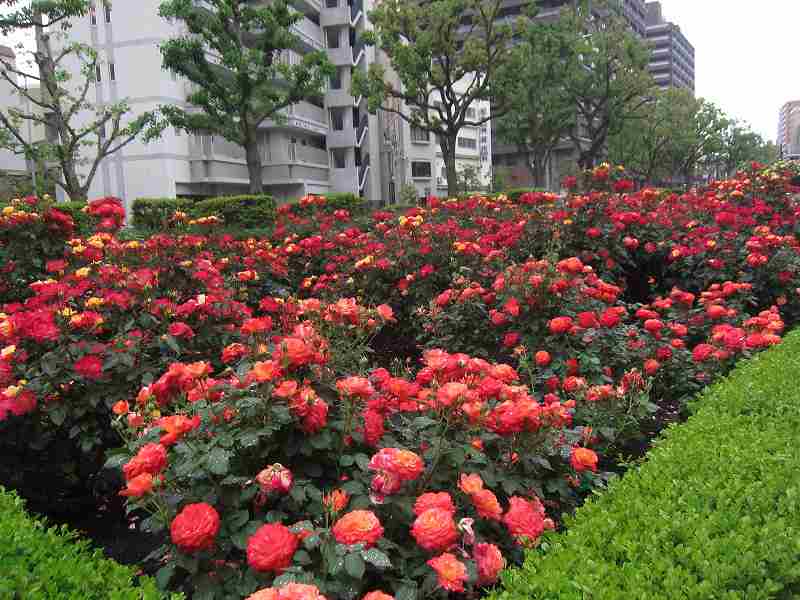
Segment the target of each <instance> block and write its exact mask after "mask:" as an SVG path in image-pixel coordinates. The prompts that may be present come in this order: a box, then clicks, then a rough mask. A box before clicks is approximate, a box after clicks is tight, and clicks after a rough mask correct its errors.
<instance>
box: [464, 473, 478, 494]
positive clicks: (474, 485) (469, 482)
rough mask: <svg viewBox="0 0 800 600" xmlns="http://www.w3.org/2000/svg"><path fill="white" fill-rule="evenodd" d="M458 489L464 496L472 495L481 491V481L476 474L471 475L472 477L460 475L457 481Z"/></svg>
mask: <svg viewBox="0 0 800 600" xmlns="http://www.w3.org/2000/svg"><path fill="white" fill-rule="evenodd" d="M458 489H460V490H461V491H462V492H464V493H465V494H470V495H472V494H474V493H475V492H479V491H481V490H482V489H483V479H481V476H480V475H478V474H477V473H473V474H472V475H466V474H464V473H462V474H461V477H459V479H458Z"/></svg>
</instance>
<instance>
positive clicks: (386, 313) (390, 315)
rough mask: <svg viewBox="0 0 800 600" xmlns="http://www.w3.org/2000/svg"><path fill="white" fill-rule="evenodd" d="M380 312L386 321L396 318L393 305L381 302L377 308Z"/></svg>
mask: <svg viewBox="0 0 800 600" xmlns="http://www.w3.org/2000/svg"><path fill="white" fill-rule="evenodd" d="M376 310H377V311H378V314H379V315H380V317H381V319H383V320H384V321H393V320H394V311H393V310H392V307H391V306H389V305H388V304H381V305H380V306H378V307H377V309H376Z"/></svg>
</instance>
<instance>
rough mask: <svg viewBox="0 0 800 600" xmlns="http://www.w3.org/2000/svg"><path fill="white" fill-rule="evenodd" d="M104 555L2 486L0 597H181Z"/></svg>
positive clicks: (140, 599) (113, 599) (78, 599)
mask: <svg viewBox="0 0 800 600" xmlns="http://www.w3.org/2000/svg"><path fill="white" fill-rule="evenodd" d="M134 581H135V580H134V570H133V569H132V568H130V567H126V566H123V565H120V564H118V563H116V562H114V561H112V560H109V559H106V558H104V557H103V554H102V552H101V551H100V550H92V549H90V547H89V542H87V541H82V540H79V539H78V536H77V534H76V533H74V532H72V531H70V530H69V529H67V528H66V526H60V527H56V526H48V525H47V524H46V523H45V522H43V521H41V520H38V519H34V518H32V517H30V516H28V515H27V514H26V513H25V507H24V504H23V502H22V500H20V498H19V497H18V496H17V495H16V494H14V493H13V492H9V491H6V490H5V489H4V488H2V487H0V598H9V599H20V600H50V599H52V600H73V599H74V600H95V599H96V600H161V599H164V598H171V600H180V599H181V598H183V595H182V594H173V595H171V596H167V595H164V594H162V593H161V592H159V591H158V588H157V587H156V584H155V582H154V581H153V580H152V579H150V578H149V577H141V578H139V580H138V585H137V584H136V583H135V582H134Z"/></svg>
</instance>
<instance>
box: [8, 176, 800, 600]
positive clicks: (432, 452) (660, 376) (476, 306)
mask: <svg viewBox="0 0 800 600" xmlns="http://www.w3.org/2000/svg"><path fill="white" fill-rule="evenodd" d="M792 174H793V173H792V171H791V170H790V169H789V167H788V166H783V167H781V168H780V169H777V170H776V169H761V168H758V169H754V170H752V171H751V172H748V173H742V174H740V176H739V177H737V178H736V179H734V180H731V181H724V182H718V183H715V184H712V186H710V187H709V188H708V189H707V190H703V191H700V192H696V193H691V194H685V195H684V196H681V197H678V196H676V195H674V194H667V193H662V192H659V191H657V190H642V191H640V192H637V193H626V192H625V190H627V189H628V188H629V187H630V186H628V185H627V184H626V183H625V182H626V180H625V179H624V175H623V174H622V173H621V172H620V171H617V170H612V169H609V168H607V167H603V168H599V169H597V170H595V171H594V172H593V173H590V174H589V175H588V177H587V180H588V181H589V182H590V183H591V185H592V189H589V190H588V191H586V192H583V193H577V192H575V193H571V194H569V195H567V196H566V197H563V198H562V197H558V196H555V195H553V194H547V193H543V192H525V193H521V194H519V195H518V197H516V198H515V199H510V198H508V197H505V196H499V197H497V198H484V197H473V198H466V199H461V200H452V201H440V200H436V199H433V200H431V201H430V202H429V204H428V206H427V207H425V208H412V209H409V210H407V211H406V212H405V213H404V214H401V215H397V214H394V213H392V212H387V211H375V212H372V213H369V212H367V211H365V210H364V209H363V207H360V206H358V205H357V203H356V202H355V201H353V199H351V198H343V199H334V200H332V201H331V202H328V201H327V200H324V199H319V198H306V199H304V200H303V201H302V202H301V203H299V204H298V205H296V206H289V207H288V208H283V207H282V208H279V209H278V210H277V211H276V216H275V219H276V221H275V224H274V228H273V230H272V231H271V234H270V235H269V237H244V238H241V239H240V238H237V237H235V236H233V235H230V234H228V233H218V232H216V226H215V224H214V222H213V220H208V221H203V222H202V223H201V222H197V223H194V224H193V225H188V224H185V226H186V228H185V229H182V230H181V232H180V233H178V232H177V231H173V232H172V233H171V234H168V233H165V232H161V233H156V234H153V235H149V236H145V237H143V238H142V239H137V240H128V241H125V240H124V239H122V238H121V237H120V236H116V235H114V234H113V233H111V232H107V231H101V232H99V233H95V234H94V235H91V236H89V237H85V238H71V237H70V235H65V236H64V240H65V241H64V243H63V245H62V246H61V250H60V252H61V253H60V254H58V253H55V254H52V253H51V254H50V255H47V256H46V257H45V258H46V259H47V260H44V259H42V260H41V262H42V268H43V270H44V272H45V274H41V275H39V276H38V281H35V282H34V283H32V284H31V285H30V286H28V290H27V292H26V294H27V296H29V297H25V296H20V298H19V301H16V302H9V303H7V304H5V305H4V306H3V307H2V315H0V348H1V349H2V352H1V353H0V386H2V395H0V451H2V452H3V455H4V456H9V457H11V460H9V461H6V462H5V463H4V465H0V477H2V479H3V481H10V482H12V484H13V485H14V486H15V487H16V488H18V489H20V490H21V491H22V492H23V493H24V494H25V495H26V497H29V498H34V499H36V498H39V499H42V500H44V499H52V498H58V504H59V505H60V506H64V507H68V506H71V505H75V506H80V504H79V502H78V499H83V500H84V501H85V499H86V497H87V496H88V497H89V498H91V497H92V495H95V496H96V495H97V494H98V493H100V494H102V490H101V489H100V488H102V485H101V483H102V482H103V481H104V480H103V478H102V477H101V476H100V475H99V474H100V473H101V469H102V465H103V463H104V461H106V460H107V467H108V469H111V470H113V472H114V473H116V474H117V476H118V477H120V478H121V479H123V480H124V483H121V484H120V485H119V488H121V493H122V494H123V495H124V497H125V498H127V502H128V503H129V507H130V508H131V510H135V511H138V514H144V515H146V519H144V521H143V523H142V527H143V528H144V529H146V530H151V531H159V530H160V531H165V532H169V539H170V543H169V544H167V545H166V546H165V547H164V548H162V549H161V550H160V551H159V552H158V553H157V554H156V555H157V557H159V559H160V560H161V563H162V567H161V570H160V571H159V572H158V581H159V582H160V583H161V584H162V585H167V586H170V587H171V588H173V589H181V590H186V591H189V592H193V593H195V594H196V595H197V596H198V597H206V598H212V597H220V598H223V597H224V598H241V597H247V596H249V595H251V594H255V593H257V592H258V591H259V590H268V589H270V588H275V587H280V586H283V585H286V584H289V583H292V582H294V583H297V584H298V585H308V586H314V589H317V590H319V592H313V593H312V591H310V590H311V588H296V589H297V593H296V594H295V592H291V593H292V594H295V595H297V596H298V597H305V596H301V595H300V594H302V593H308V594H309V595H308V597H315V596H314V595H313V594H316V593H320V594H324V595H327V596H328V597H329V598H359V599H360V598H362V596H364V594H369V593H373V592H374V594H373V596H372V598H371V599H370V600H374V599H375V598H380V596H379V595H378V593H379V592H380V593H387V594H392V595H393V596H394V597H395V598H398V599H402V600H410V599H412V598H423V597H424V598H428V597H435V596H436V595H439V596H446V595H447V594H448V593H459V592H464V593H467V594H478V593H480V590H481V589H483V588H485V587H487V586H489V585H491V584H492V583H493V582H494V581H495V580H496V578H497V576H498V573H499V571H500V570H501V569H502V568H503V566H504V565H506V564H519V563H520V562H521V561H522V559H523V556H524V551H525V549H526V548H529V547H532V546H535V545H536V544H537V543H538V540H539V538H540V536H541V535H542V533H543V532H544V531H546V530H547V529H550V528H553V527H554V526H556V525H557V524H558V522H559V520H560V515H561V514H562V513H564V512H567V511H570V510H571V509H572V508H573V507H575V506H576V505H579V504H580V503H581V502H582V500H583V498H584V497H585V496H586V494H587V493H589V492H590V491H591V490H592V489H595V488H597V487H602V486H604V485H605V484H606V482H607V481H608V480H609V478H610V477H611V474H610V471H611V470H613V469H614V468H616V463H617V462H619V461H621V460H625V458H626V456H625V448H628V447H630V446H631V445H632V444H634V445H635V444H640V445H641V444H642V443H643V440H642V438H643V429H644V428H645V423H650V422H651V421H652V419H653V415H654V414H656V411H657V410H658V408H659V405H660V404H663V403H665V402H669V403H677V404H680V403H681V402H682V401H684V400H685V399H686V398H688V397H690V396H691V395H692V394H694V393H695V392H696V391H697V390H698V389H701V388H702V387H703V386H704V385H706V384H707V383H709V382H710V381H712V380H713V379H714V378H716V377H718V376H719V375H720V374H723V373H725V372H727V371H728V370H729V369H730V368H731V367H732V365H733V364H734V363H735V361H736V360H737V359H739V358H741V357H749V356H751V355H752V354H754V353H756V352H758V351H760V350H762V349H764V348H767V347H769V346H772V345H774V344H776V343H777V342H778V341H780V336H781V334H782V332H783V330H784V328H785V327H786V326H787V324H788V325H791V324H793V323H794V322H795V320H796V315H797V314H798V300H799V299H800V297H798V292H797V289H798V287H800V277H799V276H798V273H800V255H799V253H798V250H799V249H800V246H799V245H798V243H797V239H796V237H795V235H794V231H795V228H796V226H797V219H798V215H800V205H798V202H797V200H796V197H795V196H794V195H793V194H794V192H796V191H797V189H796V188H793V187H792V186H791V185H790V177H791V176H792ZM98 206H99V208H97V209H96V211H97V212H98V214H99V213H101V212H104V211H107V210H109V209H108V206H110V205H109V204H108V203H107V202H106V203H100V204H98ZM104 207H105V208H104ZM42 210H46V209H45V208H44V207H38V206H37V205H36V203H32V204H30V205H29V208H28V209H27V212H29V213H31V214H33V215H35V216H31V217H26V219H27V220H24V219H20V218H18V217H16V216H15V215H16V213H15V214H14V215H11V216H12V217H13V219H9V220H8V221H7V222H4V227H5V229H4V230H2V231H3V234H4V235H5V236H6V237H3V239H2V241H3V243H4V244H5V246H4V247H5V248H6V249H8V251H17V252H21V246H20V243H21V242H19V241H18V240H20V239H23V238H22V237H20V236H21V235H22V234H26V235H27V228H29V227H30V223H41V222H43V217H42V216H41V215H42ZM114 214H116V213H114ZM101 217H102V215H101ZM14 219H16V220H14ZM102 219H105V217H102ZM102 219H101V220H100V223H101V224H102V223H103V220H102ZM648 427H649V425H648ZM645 442H646V440H645ZM287 589H290V588H287ZM291 589H295V588H291ZM278 593H279V592H278V591H269V592H267V591H262V592H261V596H256V598H258V597H266V598H274V597H276V594H278ZM280 593H282V594H283V596H280V597H284V596H286V597H294V596H289V595H288V594H290V592H288V591H287V592H285V593H284V592H280Z"/></svg>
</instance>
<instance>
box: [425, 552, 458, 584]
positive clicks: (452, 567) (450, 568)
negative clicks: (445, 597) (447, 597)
mask: <svg viewBox="0 0 800 600" xmlns="http://www.w3.org/2000/svg"><path fill="white" fill-rule="evenodd" d="M428 566H430V568H431V569H433V570H434V571H436V575H437V576H438V577H439V587H440V588H442V589H444V590H448V591H450V592H463V591H464V582H465V581H466V580H467V567H466V566H465V565H464V563H462V562H461V561H460V560H458V559H457V558H456V557H455V556H453V555H452V554H450V553H449V552H446V553H444V554H441V555H440V556H437V557H436V558H432V559H430V560H429V561H428Z"/></svg>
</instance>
